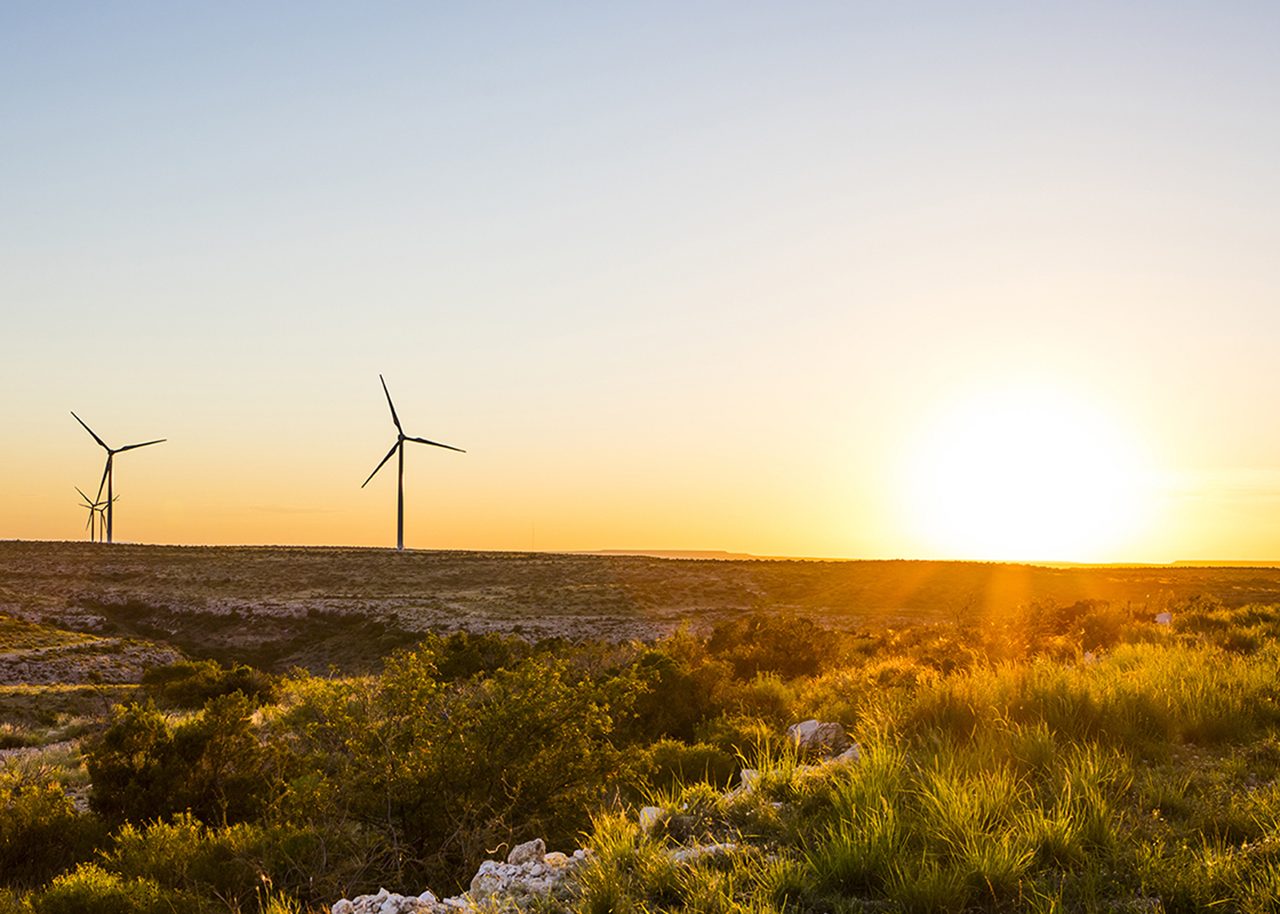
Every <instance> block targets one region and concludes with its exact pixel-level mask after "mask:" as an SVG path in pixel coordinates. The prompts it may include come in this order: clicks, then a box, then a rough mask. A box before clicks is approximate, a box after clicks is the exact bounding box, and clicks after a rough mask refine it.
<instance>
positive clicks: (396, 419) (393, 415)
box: [378, 375, 404, 435]
mask: <svg viewBox="0 0 1280 914" xmlns="http://www.w3.org/2000/svg"><path fill="white" fill-rule="evenodd" d="M378 380H379V381H382V392H383V393H384V394H386V395H387V406H390V407H391V421H392V422H394V423H395V424H396V431H398V432H399V433H400V434H402V435H403V434H404V429H403V428H402V427H401V426H400V417H399V416H397V415H396V405H395V404H394V403H392V402H391V391H389V390H387V382H386V379H384V378H383V377H382V375H378Z"/></svg>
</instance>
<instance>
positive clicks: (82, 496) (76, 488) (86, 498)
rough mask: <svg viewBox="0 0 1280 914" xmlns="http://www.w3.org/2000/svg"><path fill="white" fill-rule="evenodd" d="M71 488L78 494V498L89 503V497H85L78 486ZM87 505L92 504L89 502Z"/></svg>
mask: <svg viewBox="0 0 1280 914" xmlns="http://www.w3.org/2000/svg"><path fill="white" fill-rule="evenodd" d="M72 488H73V489H75V490H76V491H77V492H80V497H81V498H83V499H84V500H85V501H89V496H88V495H85V494H84V492H82V491H81V490H80V487H79V486H72ZM89 503H90V504H93V503H92V502H89Z"/></svg>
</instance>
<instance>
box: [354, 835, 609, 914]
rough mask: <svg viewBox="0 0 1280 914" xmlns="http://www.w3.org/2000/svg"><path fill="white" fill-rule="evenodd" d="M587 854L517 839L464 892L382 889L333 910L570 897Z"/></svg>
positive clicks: (382, 910)
mask: <svg viewBox="0 0 1280 914" xmlns="http://www.w3.org/2000/svg"><path fill="white" fill-rule="evenodd" d="M586 859H587V852H586V851H583V850H576V851H574V852H573V853H572V854H562V853H559V852H558V851H552V852H551V853H547V846H546V844H545V843H544V842H543V840H542V839H541V838H535V839H534V840H532V841H526V842H525V843H524V844H517V845H516V846H515V847H513V848H512V849H511V853H509V854H508V855H507V859H506V861H505V862H500V861H497V860H486V861H485V862H484V863H482V864H480V869H478V870H476V874H475V876H473V877H472V879H471V888H470V890H469V891H468V892H466V893H465V894H462V895H455V896H453V897H450V898H437V897H436V896H435V895H434V894H432V893H431V892H423V893H422V894H421V895H397V894H395V893H394V892H388V891H387V890H386V889H380V890H379V891H378V893H377V894H376V895H359V896H357V897H355V898H344V899H342V900H341V901H339V902H337V903H335V904H334V906H333V908H332V909H331V911H332V914H471V912H476V911H480V910H485V911H491V910H493V909H494V908H500V909H501V908H506V909H522V908H527V907H530V906H532V905H533V904H535V903H541V902H545V901H548V900H556V899H562V898H565V897H567V895H568V892H569V885H570V880H569V877H570V876H571V875H572V873H573V871H574V870H575V869H576V868H577V867H578V866H579V865H580V864H581V863H582V862H583V861H584V860H586Z"/></svg>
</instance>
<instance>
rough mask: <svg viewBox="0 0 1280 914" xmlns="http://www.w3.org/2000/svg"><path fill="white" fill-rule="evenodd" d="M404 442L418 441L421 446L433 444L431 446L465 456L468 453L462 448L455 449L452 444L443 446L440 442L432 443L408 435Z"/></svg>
mask: <svg viewBox="0 0 1280 914" xmlns="http://www.w3.org/2000/svg"><path fill="white" fill-rule="evenodd" d="M404 440H405V441H416V442H418V443H419V444H431V445H434V446H435V447H442V448H444V449H445V450H449V451H457V452H458V453H459V454H465V453H466V451H464V450H463V449H462V448H460V447H454V446H453V445H452V444H441V443H440V442H439V441H430V440H428V439H426V438H410V437H409V436H408V435H406V436H405V438H404Z"/></svg>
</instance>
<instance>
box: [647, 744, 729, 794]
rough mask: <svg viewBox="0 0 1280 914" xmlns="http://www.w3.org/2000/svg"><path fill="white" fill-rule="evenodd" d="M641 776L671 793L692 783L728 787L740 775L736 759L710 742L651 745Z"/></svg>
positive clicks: (656, 786) (649, 783) (651, 784)
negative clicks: (709, 743) (708, 743)
mask: <svg viewBox="0 0 1280 914" xmlns="http://www.w3.org/2000/svg"><path fill="white" fill-rule="evenodd" d="M638 768H639V771H638V774H639V777H640V779H641V781H643V782H644V783H645V784H646V785H648V786H649V787H651V788H657V789H659V790H671V789H675V788H676V787H677V786H680V785H684V784H692V783H707V784H713V785H716V786H718V787H722V788H723V787H726V786H728V784H729V783H730V782H731V781H732V780H733V778H734V776H735V775H737V773H738V760H737V758H736V757H734V756H733V755H731V754H730V753H728V752H725V751H724V750H723V749H720V748H718V747H716V746H710V745H707V744H706V743H693V744H692V745H690V744H688V743H682V742H680V741H679V740H674V739H664V740H659V741H658V742H656V743H654V744H653V745H652V746H650V747H649V748H648V749H647V750H645V753H644V755H643V757H642V760H641V762H640V764H639V766H638Z"/></svg>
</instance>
